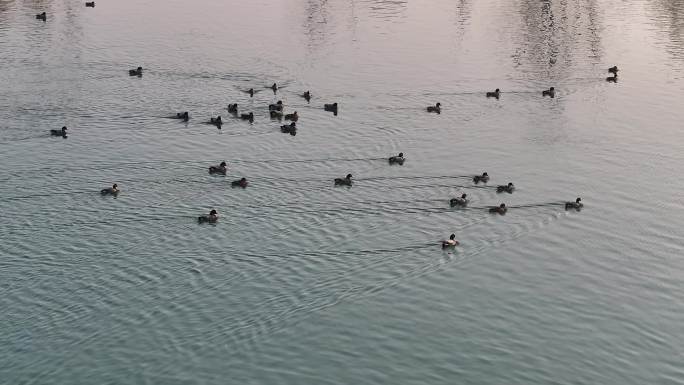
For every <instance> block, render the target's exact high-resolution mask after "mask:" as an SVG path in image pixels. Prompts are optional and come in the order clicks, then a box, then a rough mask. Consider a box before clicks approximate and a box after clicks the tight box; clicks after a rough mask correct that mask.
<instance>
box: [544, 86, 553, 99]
mask: <svg viewBox="0 0 684 385" xmlns="http://www.w3.org/2000/svg"><path fill="white" fill-rule="evenodd" d="M542 96H549V97H552V98H553V97H554V96H556V90H555V89H554V88H553V87H551V88H549V89H548V90H544V91H542Z"/></svg>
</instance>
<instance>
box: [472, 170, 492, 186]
mask: <svg viewBox="0 0 684 385" xmlns="http://www.w3.org/2000/svg"><path fill="white" fill-rule="evenodd" d="M473 182H475V184H478V183H480V182H482V183H487V182H489V174H487V173H486V172H483V173H482V175H475V176H474V177H473Z"/></svg>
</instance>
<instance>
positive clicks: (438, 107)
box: [427, 103, 442, 114]
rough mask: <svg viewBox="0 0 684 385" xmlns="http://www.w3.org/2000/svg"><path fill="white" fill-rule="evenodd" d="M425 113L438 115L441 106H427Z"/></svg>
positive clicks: (439, 104)
mask: <svg viewBox="0 0 684 385" xmlns="http://www.w3.org/2000/svg"><path fill="white" fill-rule="evenodd" d="M427 112H436V113H438V114H440V113H441V112H442V104H441V103H437V104H435V105H434V106H428V108H427Z"/></svg>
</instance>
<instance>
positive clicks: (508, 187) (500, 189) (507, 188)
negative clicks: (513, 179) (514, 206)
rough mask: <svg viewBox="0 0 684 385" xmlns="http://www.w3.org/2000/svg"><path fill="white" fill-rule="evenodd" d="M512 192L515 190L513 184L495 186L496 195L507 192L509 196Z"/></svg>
mask: <svg viewBox="0 0 684 385" xmlns="http://www.w3.org/2000/svg"><path fill="white" fill-rule="evenodd" d="M513 190H515V186H513V183H509V184H507V185H500V186H496V192H498V193H502V192H507V193H509V194H513Z"/></svg>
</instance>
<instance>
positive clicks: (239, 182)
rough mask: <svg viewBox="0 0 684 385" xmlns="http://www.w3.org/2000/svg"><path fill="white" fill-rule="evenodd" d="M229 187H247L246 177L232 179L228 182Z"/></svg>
mask: <svg viewBox="0 0 684 385" xmlns="http://www.w3.org/2000/svg"><path fill="white" fill-rule="evenodd" d="M230 186H231V187H242V188H246V187H247V178H240V179H238V180H234V181H232V182H230Z"/></svg>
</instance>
